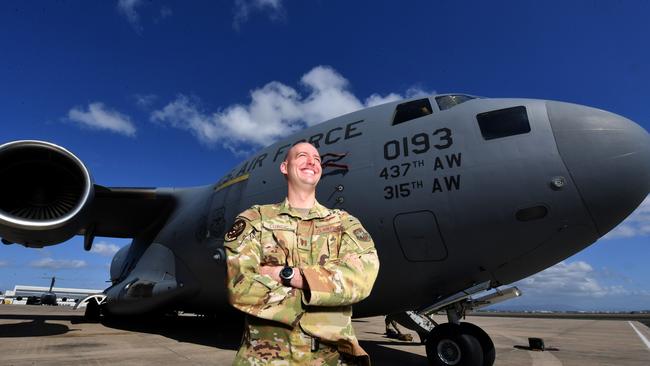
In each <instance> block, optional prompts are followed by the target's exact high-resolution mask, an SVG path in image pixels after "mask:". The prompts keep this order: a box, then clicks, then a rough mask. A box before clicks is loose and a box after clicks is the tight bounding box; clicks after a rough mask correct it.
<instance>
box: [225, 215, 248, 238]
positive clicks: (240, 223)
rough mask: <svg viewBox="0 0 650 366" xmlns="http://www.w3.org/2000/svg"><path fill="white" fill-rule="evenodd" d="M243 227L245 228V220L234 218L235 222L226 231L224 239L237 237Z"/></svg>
mask: <svg viewBox="0 0 650 366" xmlns="http://www.w3.org/2000/svg"><path fill="white" fill-rule="evenodd" d="M245 228H246V221H244V219H239V218H238V219H237V220H235V223H234V224H232V227H231V228H230V230H228V232H227V233H226V241H233V240H235V239H237V237H238V236H239V235H241V233H243V232H244V229H245Z"/></svg>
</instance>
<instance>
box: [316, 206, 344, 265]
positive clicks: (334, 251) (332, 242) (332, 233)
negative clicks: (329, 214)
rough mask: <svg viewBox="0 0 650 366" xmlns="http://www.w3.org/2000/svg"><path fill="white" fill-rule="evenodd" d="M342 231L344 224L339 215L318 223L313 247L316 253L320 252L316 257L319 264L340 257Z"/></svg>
mask: <svg viewBox="0 0 650 366" xmlns="http://www.w3.org/2000/svg"><path fill="white" fill-rule="evenodd" d="M342 233H343V226H342V225H341V220H340V219H339V218H338V216H334V217H333V218H331V219H325V220H324V221H321V222H317V223H316V225H315V226H314V234H313V236H312V247H313V249H314V253H318V254H317V255H316V256H315V257H316V258H314V259H315V261H316V262H318V264H320V265H323V264H325V263H327V261H330V260H335V259H338V257H339V250H340V248H341V234H342Z"/></svg>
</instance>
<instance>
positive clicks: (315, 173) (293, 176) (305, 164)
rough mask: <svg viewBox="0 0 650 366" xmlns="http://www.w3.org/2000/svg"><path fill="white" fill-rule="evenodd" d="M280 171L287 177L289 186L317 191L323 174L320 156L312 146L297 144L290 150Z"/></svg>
mask: <svg viewBox="0 0 650 366" xmlns="http://www.w3.org/2000/svg"><path fill="white" fill-rule="evenodd" d="M280 171H281V172H282V174H284V175H285V176H286V177H287V182H288V184H289V185H293V186H294V187H296V188H298V187H306V188H312V189H315V188H316V184H318V181H319V180H320V176H321V172H322V170H321V166H320V154H319V153H318V150H316V148H315V147H314V146H312V145H311V144H307V143H300V144H297V145H296V146H294V147H292V148H291V150H289V153H288V154H287V160H285V161H283V162H282V164H281V165H280Z"/></svg>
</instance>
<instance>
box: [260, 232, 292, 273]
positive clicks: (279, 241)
mask: <svg viewBox="0 0 650 366" xmlns="http://www.w3.org/2000/svg"><path fill="white" fill-rule="evenodd" d="M295 242H296V225H295V224H294V223H290V222H286V223H273V222H262V239H261V244H262V263H263V264H266V265H275V266H284V265H285V264H288V265H293V263H290V261H288V260H287V258H291V250H292V248H294V247H295Z"/></svg>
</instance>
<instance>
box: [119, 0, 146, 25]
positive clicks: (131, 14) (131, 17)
mask: <svg viewBox="0 0 650 366" xmlns="http://www.w3.org/2000/svg"><path fill="white" fill-rule="evenodd" d="M142 3H143V1H142V0H118V2H117V10H118V11H119V12H120V13H121V14H122V15H124V16H125V17H126V19H127V20H128V21H129V23H130V24H131V26H132V27H133V29H134V30H135V31H136V32H137V33H141V32H142V26H141V25H140V15H139V14H138V12H137V11H136V8H137V7H138V6H141V5H142Z"/></svg>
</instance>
